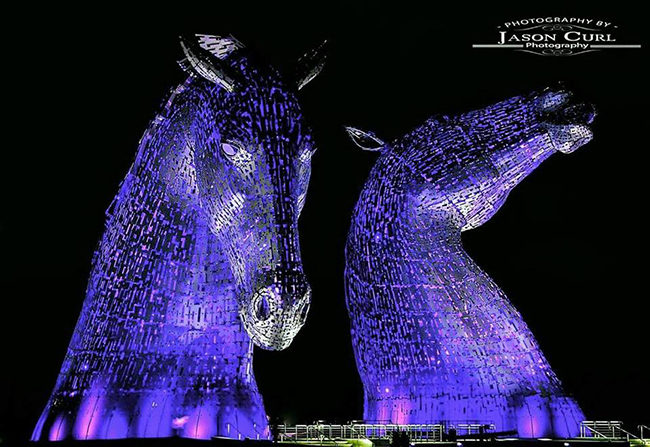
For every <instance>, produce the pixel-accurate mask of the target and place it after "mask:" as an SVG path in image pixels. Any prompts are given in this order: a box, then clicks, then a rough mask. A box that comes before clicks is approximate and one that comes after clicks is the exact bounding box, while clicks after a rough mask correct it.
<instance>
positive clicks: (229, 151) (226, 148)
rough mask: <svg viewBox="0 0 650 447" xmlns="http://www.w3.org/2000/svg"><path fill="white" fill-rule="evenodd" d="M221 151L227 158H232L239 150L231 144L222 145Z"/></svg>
mask: <svg viewBox="0 0 650 447" xmlns="http://www.w3.org/2000/svg"><path fill="white" fill-rule="evenodd" d="M221 150H222V151H223V153H224V154H226V155H228V156H229V157H232V156H233V155H235V154H236V153H237V152H238V151H239V148H238V147H237V146H236V145H235V144H233V143H222V144H221Z"/></svg>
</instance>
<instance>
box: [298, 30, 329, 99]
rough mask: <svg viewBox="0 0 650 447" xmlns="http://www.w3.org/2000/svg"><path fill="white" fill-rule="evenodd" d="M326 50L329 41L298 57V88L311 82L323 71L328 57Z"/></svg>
mask: <svg viewBox="0 0 650 447" xmlns="http://www.w3.org/2000/svg"><path fill="white" fill-rule="evenodd" d="M326 50H327V41H324V42H323V43H321V44H320V45H319V46H317V47H316V48H313V49H311V50H309V51H308V52H307V53H305V54H304V55H303V56H302V57H301V58H300V59H298V63H297V66H296V86H297V87H298V90H300V89H301V88H303V87H304V86H305V85H307V84H309V82H310V81H311V80H312V79H314V78H315V77H316V76H318V74H319V73H320V72H321V70H322V69H323V66H324V65H325V60H326V59H327V51H326Z"/></svg>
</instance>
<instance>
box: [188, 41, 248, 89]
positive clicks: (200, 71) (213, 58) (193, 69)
mask: <svg viewBox="0 0 650 447" xmlns="http://www.w3.org/2000/svg"><path fill="white" fill-rule="evenodd" d="M180 43H181V48H182V49H183V54H184V55H185V59H183V60H182V61H179V64H180V66H181V68H182V69H183V70H185V71H187V72H190V73H192V74H196V75H199V76H201V77H202V78H204V79H206V80H208V81H210V82H213V83H215V84H217V85H220V86H221V87H223V88H225V89H226V90H228V91H229V92H232V91H234V90H235V88H236V85H237V84H238V81H237V78H238V75H237V73H236V72H235V71H234V70H233V69H232V68H231V67H230V65H229V64H227V63H226V62H225V59H226V57H227V56H228V55H229V54H230V53H232V52H233V51H235V50H238V49H240V48H243V47H244V46H243V45H242V44H241V43H240V42H239V41H238V40H237V39H235V38H234V37H225V38H222V37H219V36H210V35H208V34H196V35H195V36H194V38H187V37H183V36H180Z"/></svg>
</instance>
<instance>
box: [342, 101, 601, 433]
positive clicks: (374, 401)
mask: <svg viewBox="0 0 650 447" xmlns="http://www.w3.org/2000/svg"><path fill="white" fill-rule="evenodd" d="M594 115H595V114H594V110H593V108H592V107H591V106H590V105H586V104H582V103H579V102H577V101H575V100H573V99H572V95H571V94H570V93H569V92H567V91H565V90H562V89H555V90H547V91H544V92H536V93H532V94H529V95H525V96H518V97H514V98H511V99H508V100H506V101H502V102H500V103H497V104H494V105H491V106H489V107H486V108H484V109H480V110H476V111H473V112H469V113H465V114H462V115H459V116H456V117H446V116H442V117H437V118H435V117H434V118H432V119H429V120H428V121H427V122H426V123H424V124H423V125H422V126H420V127H418V128H416V129H415V130H414V131H412V132H410V133H409V134H407V135H406V136H404V137H402V138H399V139H397V140H395V141H394V142H391V143H388V144H387V143H384V142H383V141H381V140H380V139H379V138H378V137H377V136H375V135H374V134H372V133H370V132H364V131H361V130H359V129H355V128H348V132H349V134H350V136H351V137H352V138H353V140H354V141H355V143H356V144H357V145H359V146H361V147H362V148H364V149H367V150H375V151H379V152H380V153H381V155H380V156H379V158H378V160H377V162H376V164H375V166H374V167H373V169H372V172H371V173H370V176H369V178H368V181H367V182H366V184H365V186H364V188H363V191H362V192H361V196H360V198H359V201H358V202H357V205H356V207H355V210H354V214H353V218H352V225H351V227H350V232H349V234H348V241H347V245H346V267H345V279H346V292H347V293H346V297H347V305H348V309H349V314H350V320H351V328H352V339H353V345H354V350H355V356H356V359H357V367H358V369H359V373H360V375H361V379H362V382H363V384H364V391H365V409H364V417H365V418H366V419H367V420H382V421H388V420H390V421H392V422H393V423H399V424H434V423H440V422H444V421H457V422H461V421H465V422H470V421H472V422H477V421H481V422H483V423H488V424H494V425H495V426H496V428H497V430H499V431H510V430H515V431H517V432H518V433H519V435H520V436H522V437H540V436H570V435H575V434H576V433H577V430H578V426H579V423H580V421H581V420H583V419H584V415H583V414H582V411H581V410H580V408H579V406H578V405H577V403H576V402H575V401H574V400H573V399H572V398H571V397H568V396H567V395H566V394H565V393H564V391H563V389H562V386H561V383H560V381H559V380H558V378H557V377H556V375H555V373H554V372H553V370H552V369H551V367H550V366H549V364H548V362H547V360H546V358H545V357H544V355H543V353H542V352H541V350H540V348H539V346H538V344H537V342H536V341H535V338H534V337H533V334H532V333H531V332H530V330H529V329H528V327H527V325H526V323H525V322H524V320H523V319H522V317H521V315H520V314H519V312H517V310H516V309H515V308H514V307H513V306H512V304H510V302H509V301H508V299H507V297H506V296H505V294H504V293H503V291H501V290H500V289H499V287H498V286H497V285H496V284H495V283H494V282H493V281H492V279H491V278H490V277H489V276H488V275H487V274H486V273H485V272H483V271H482V270H481V269H480V268H479V267H478V266H477V265H476V264H475V263H474V261H473V260H472V259H471V258H470V257H469V255H468V254H467V253H466V252H465V250H464V249H463V247H462V243H461V232H462V231H466V230H470V229H472V228H475V227H477V226H479V225H481V224H482V223H484V222H486V221H487V220H488V219H490V218H491V217H492V216H493V215H494V213H495V212H496V211H497V210H498V209H499V207H500V206H501V205H502V204H503V203H504V201H505V199H506V197H507V195H508V193H509V192H510V191H511V190H512V188H513V187H514V186H515V185H517V184H518V183H519V182H520V181H521V180H522V179H523V178H525V177H526V176H527V175H528V174H530V173H531V172H532V171H533V170H534V169H535V168H537V167H538V166H539V165H540V164H541V163H542V162H543V161H544V160H546V159H547V158H548V157H550V156H551V155H552V154H554V153H557V152H564V153H568V152H572V151H574V150H575V149H577V148H578V147H580V146H581V145H583V144H585V143H587V142H588V141H590V140H591V138H592V133H591V130H590V128H589V124H590V123H591V122H592V120H593V118H594Z"/></svg>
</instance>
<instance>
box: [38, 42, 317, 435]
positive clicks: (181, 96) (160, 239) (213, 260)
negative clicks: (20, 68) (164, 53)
mask: <svg viewBox="0 0 650 447" xmlns="http://www.w3.org/2000/svg"><path fill="white" fill-rule="evenodd" d="M181 46H182V49H183V52H184V55H185V59H184V60H182V61H181V66H182V67H183V68H184V69H185V70H186V71H187V72H188V73H189V75H190V76H189V78H188V79H187V80H186V81H185V82H184V83H183V84H182V85H180V86H179V87H177V88H176V89H174V90H173V91H172V93H171V96H170V97H169V99H168V100H167V102H166V103H165V105H164V108H163V110H162V111H161V112H160V113H159V114H158V115H157V116H156V117H155V118H154V119H153V121H152V122H151V124H150V126H149V128H148V129H147V130H146V132H145V133H144V136H143V137H142V139H141V141H140V145H139V148H138V153H137V157H136V160H135V162H134V163H133V165H132V167H131V169H130V170H129V172H128V174H127V176H126V178H125V179H124V181H123V182H122V184H121V186H120V189H119V192H118V194H117V196H116V197H115V199H114V200H113V203H112V204H111V205H110V207H109V209H108V210H107V213H106V215H107V220H106V229H105V232H104V235H103V237H102V239H101V241H100V243H99V247H98V249H97V251H96V253H95V255H94V258H93V263H92V265H93V266H92V272H91V275H90V279H89V282H88V288H87V292H86V299H85V301H84V304H83V308H82V311H81V315H80V317H79V320H78V322H77V326H76V328H75V331H74V335H73V337H72V340H71V342H70V345H69V348H68V351H67V354H66V357H65V359H64V362H63V366H62V368H61V372H60V374H59V377H58V380H57V382H56V386H55V388H54V391H53V393H52V396H51V398H50V400H49V402H48V404H47V406H46V408H45V410H44V411H43V414H42V416H41V418H40V420H39V421H38V423H37V425H36V428H35V429H34V433H33V436H32V439H33V440H40V439H41V438H44V437H47V438H48V439H50V440H61V439H70V438H74V439H112V438H124V437H162V436H171V435H174V434H178V435H180V436H184V437H190V438H204V439H205V438H210V437H212V436H215V435H218V436H226V437H231V438H235V439H243V438H245V437H248V438H252V439H260V438H268V436H269V430H268V425H267V418H266V414H265V411H264V406H263V403H262V398H261V396H260V394H259V392H258V389H257V385H256V383H255V378H254V377H253V372H252V353H253V343H255V344H257V345H258V346H260V347H262V348H265V349H274V350H279V349H284V348H286V347H287V346H288V345H289V344H290V343H291V341H292V339H293V337H294V336H295V335H296V333H297V332H298V331H299V330H300V328H301V327H302V325H303V323H304V321H305V318H306V315H307V311H308V309H309V303H310V293H311V292H310V288H309V285H308V283H307V280H306V278H305V275H304V274H303V269H302V262H301V257H300V248H299V243H298V216H299V214H300V211H301V208H302V205H303V203H304V198H305V194H306V190H307V185H308V182H309V176H310V171H311V166H310V163H311V162H310V160H311V156H312V154H313V153H314V150H315V149H314V144H313V142H312V139H311V136H310V133H309V130H308V129H307V127H306V125H305V124H304V119H303V116H302V112H301V109H300V106H299V104H298V101H297V98H296V93H297V91H298V90H299V88H300V87H302V86H304V85H305V84H306V83H307V82H308V80H309V79H313V78H314V77H315V76H316V74H318V71H320V69H321V68H322V65H323V59H324V55H323V50H322V46H321V47H319V48H317V49H316V50H313V51H311V52H310V53H308V54H307V55H305V56H304V57H303V58H302V59H301V60H299V64H298V66H299V69H298V70H297V72H296V73H295V78H292V79H290V80H289V81H287V80H285V79H284V78H283V77H282V76H280V74H279V73H278V72H277V71H276V70H275V69H273V68H272V67H268V66H266V65H265V64H261V63H260V62H259V61H258V60H257V59H256V58H255V56H254V54H252V53H251V52H250V51H248V50H247V49H245V48H244V47H243V45H241V43H239V42H238V41H236V40H235V39H234V38H231V37H228V38H222V37H218V36H207V35H197V36H196V37H192V38H190V39H182V40H181ZM306 79H308V80H307V81H306Z"/></svg>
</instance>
